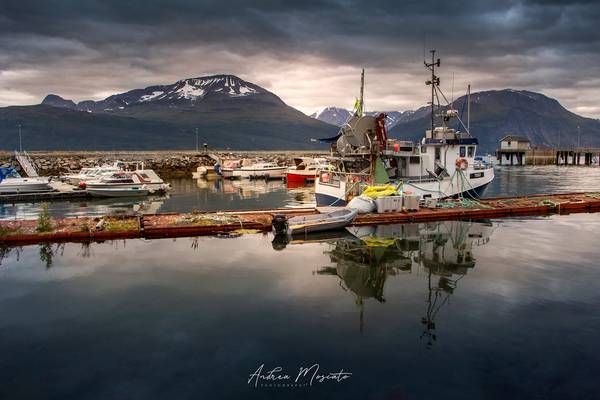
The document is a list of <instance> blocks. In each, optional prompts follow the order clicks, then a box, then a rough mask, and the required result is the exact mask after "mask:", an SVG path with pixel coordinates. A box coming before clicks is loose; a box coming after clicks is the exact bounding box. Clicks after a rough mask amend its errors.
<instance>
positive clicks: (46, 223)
mask: <svg viewBox="0 0 600 400" xmlns="http://www.w3.org/2000/svg"><path fill="white" fill-rule="evenodd" d="M53 230H54V225H53V224H52V217H51V216H50V210H49V209H48V203H42V211H40V214H39V216H38V224H37V228H36V231H38V232H52V231H53Z"/></svg>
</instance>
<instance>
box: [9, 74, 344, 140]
mask: <svg viewBox="0 0 600 400" xmlns="http://www.w3.org/2000/svg"><path fill="white" fill-rule="evenodd" d="M17 125H22V129H23V137H24V138H26V143H27V146H26V147H27V148H29V149H32V150H34V149H40V150H42V149H57V150H61V149H73V150H87V149H89V150H95V149H98V150H115V149H123V150H127V149H164V148H172V149H179V148H188V149H189V148H193V147H194V146H195V142H196V132H198V140H199V141H201V143H205V142H206V143H208V144H209V146H211V147H218V148H236V149H249V150H252V149H287V148H294V149H318V148H324V145H322V144H320V143H318V142H316V141H314V140H311V139H313V138H318V137H325V136H330V135H332V134H335V131H336V128H335V127H333V126H331V125H329V124H326V123H323V122H321V121H316V120H314V119H311V118H310V117H308V116H306V115H305V114H303V113H301V112H300V111H298V110H296V109H294V108H292V107H290V106H288V105H287V104H285V102H283V100H281V99H280V98H279V97H278V96H277V95H275V94H274V93H272V92H270V91H268V90H266V89H264V88H262V87H260V86H258V85H255V84H253V83H251V82H247V81H244V80H242V79H240V78H238V77H236V76H234V75H225V74H219V75H210V76H205V77H197V78H186V79H181V80H179V81H177V82H175V83H172V84H167V85H153V86H148V87H146V88H143V89H133V90H129V91H126V92H123V93H117V94H114V95H111V96H108V97H107V98H105V99H102V100H98V101H94V100H83V101H80V102H78V103H75V102H73V101H72V100H67V99H64V98H62V97H60V96H58V95H56V94H50V95H47V96H46V97H45V98H44V99H43V101H42V103H41V104H39V105H34V106H19V107H15V106H13V107H4V108H0V133H2V134H7V137H8V140H5V141H3V142H2V143H0V147H1V148H5V149H14V148H16V146H17V140H16V139H15V137H14V132H15V129H16V126H17ZM11 133H12V136H11V135H10V134H11ZM49 138H52V140H49Z"/></svg>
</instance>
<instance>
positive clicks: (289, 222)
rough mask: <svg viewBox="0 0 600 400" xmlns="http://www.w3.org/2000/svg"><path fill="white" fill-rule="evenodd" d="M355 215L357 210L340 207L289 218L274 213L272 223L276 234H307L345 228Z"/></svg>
mask: <svg viewBox="0 0 600 400" xmlns="http://www.w3.org/2000/svg"><path fill="white" fill-rule="evenodd" d="M357 215H358V211H357V210H354V209H352V208H341V209H339V210H335V211H331V212H327V213H322V214H314V215H301V216H297V217H292V218H289V219H286V218H285V216H282V215H275V216H274V217H273V221H272V223H273V230H274V231H275V233H276V234H287V235H295V234H307V233H312V232H323V231H331V230H336V229H342V228H345V227H347V226H348V225H350V224H351V223H352V221H353V220H354V218H355V217H356V216H357Z"/></svg>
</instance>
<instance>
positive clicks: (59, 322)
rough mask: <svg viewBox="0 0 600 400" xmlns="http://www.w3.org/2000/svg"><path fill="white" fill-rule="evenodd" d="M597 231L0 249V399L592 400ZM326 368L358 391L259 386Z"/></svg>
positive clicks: (402, 228) (400, 229) (375, 233)
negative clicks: (281, 375) (262, 374)
mask: <svg viewBox="0 0 600 400" xmlns="http://www.w3.org/2000/svg"><path fill="white" fill-rule="evenodd" d="M599 222H600V214H574V215H570V216H552V217H548V218H536V219H505V220H499V221H495V222H494V225H493V226H492V225H491V224H490V223H488V222H444V223H431V224H414V225H386V226H379V227H363V228H360V229H353V230H352V232H350V231H347V230H346V231H343V232H334V233H327V234H326V235H318V236H308V237H306V238H304V237H303V238H299V239H294V240H293V241H291V242H288V241H279V242H277V241H275V242H274V243H272V241H273V237H272V236H270V235H243V236H241V237H237V238H234V239H220V238H214V237H200V238H178V239H177V240H174V239H173V240H172V239H161V240H151V241H145V240H124V241H112V242H104V243H91V244H86V243H84V244H81V243H69V244H66V245H64V246H58V245H56V244H53V245H51V246H50V247H44V246H39V245H34V246H25V247H23V248H22V249H21V248H14V249H3V250H2V249H0V257H4V258H3V259H2V260H1V261H0V312H1V313H2V316H3V318H2V320H1V321H0V352H1V353H2V355H3V361H2V367H0V374H2V376H4V377H10V379H4V380H3V381H2V385H0V398H34V397H35V396H36V395H37V394H38V393H45V394H47V397H52V398H98V397H109V398H131V399H133V398H135V399H137V398H143V399H145V400H146V399H154V398H157V399H162V398H165V390H166V391H167V392H168V393H169V394H168V395H167V397H170V398H198V397H201V398H261V399H262V398H268V397H273V398H302V399H305V398H326V399H331V398H364V399H366V398H434V397H436V396H437V397H439V395H440V393H443V397H444V398H459V399H480V398H494V399H495V398H506V397H510V398H549V397H554V398H570V397H572V396H570V395H571V394H573V393H580V392H581V391H582V388H583V393H584V394H586V395H587V394H589V395H588V396H587V397H588V398H593V397H594V396H593V393H595V391H594V390H596V386H597V385H596V384H595V382H596V380H597V379H596V377H595V375H594V371H595V370H596V369H595V366H596V365H597V361H598V357H599V352H598V346H597V337H598V334H599V332H600V321H599V320H598V318H597V317H596V315H597V310H598V307H600V300H599V298H598V290H597V289H598V288H597V285H595V284H594V283H595V282H598V281H600V268H598V262H597V260H598V247H597V243H596V242H597V237H598V235H600V223H599ZM565 238H568V240H565ZM273 247H275V248H282V250H281V251H275V250H273ZM48 260H50V263H48ZM48 266H50V268H49V269H48V268H47V267H48ZM426 349H429V350H426ZM315 362H317V363H320V365H322V366H323V368H327V369H337V368H344V370H348V371H352V373H353V374H354V375H353V378H352V381H349V382H348V383H347V384H344V385H337V384H332V385H328V386H318V387H313V388H310V389H307V390H300V389H281V390H279V389H275V388H272V389H273V390H271V391H266V389H267V388H265V389H255V388H250V387H248V385H247V383H246V382H247V377H248V374H249V373H250V372H252V371H255V370H256V368H257V366H258V365H260V364H261V363H266V365H268V366H270V365H281V366H282V367H283V368H284V369H286V370H296V369H297V368H298V367H299V366H304V365H311V364H312V363H315ZM540 365H541V366H543V368H541V367H540ZM406 366H409V367H408V368H407V367H406ZM36 368H37V369H38V370H40V371H44V376H50V377H52V379H42V380H40V379H38V378H39V377H38V376H37V375H36V374H35V371H36ZM32 371H33V372H32ZM423 371H427V373H423ZM449 371H450V372H449ZM38 375H39V374H38ZM457 377H460V379H458V378H457ZM132 382H133V383H132ZM557 382H559V383H558V384H557ZM132 385H134V389H135V390H132V389H131V388H132ZM556 385H558V386H556ZM165 388H166V389H165ZM548 388H550V389H548ZM268 389H271V388H268ZM309 390H310V392H309ZM548 390H552V391H553V392H555V394H556V395H555V396H548V393H549V392H548ZM99 393H100V394H99ZM106 393H108V394H106ZM105 394H106V395H105ZM38 397H39V396H38ZM584 397H586V396H584Z"/></svg>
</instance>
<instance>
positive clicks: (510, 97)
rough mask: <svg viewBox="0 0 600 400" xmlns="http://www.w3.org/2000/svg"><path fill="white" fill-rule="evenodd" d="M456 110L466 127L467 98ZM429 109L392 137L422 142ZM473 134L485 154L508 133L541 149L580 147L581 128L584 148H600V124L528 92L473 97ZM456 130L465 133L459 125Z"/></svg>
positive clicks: (497, 92) (398, 128) (400, 126)
mask: <svg viewBox="0 0 600 400" xmlns="http://www.w3.org/2000/svg"><path fill="white" fill-rule="evenodd" d="M454 108H455V109H456V110H458V111H459V114H460V115H462V119H463V121H464V122H465V124H466V119H467V116H466V96H463V97H461V98H459V99H458V100H455V102H454ZM446 109H447V107H443V110H446ZM430 124H431V122H430V111H429V107H421V108H419V109H418V110H416V111H415V112H414V113H413V115H412V116H411V117H410V118H409V119H408V120H405V121H401V122H399V123H398V124H397V125H395V126H394V127H393V128H392V129H391V130H390V136H392V137H396V138H407V139H412V140H420V139H421V138H422V137H423V135H424V132H425V130H426V129H428V128H429V126H430ZM470 124H471V126H470V130H471V133H472V134H473V135H474V136H476V137H477V138H478V139H479V143H480V148H481V150H483V151H487V152H493V151H494V150H495V149H496V148H497V147H498V146H499V141H500V139H501V138H502V137H503V136H505V135H506V134H508V133H512V134H517V135H521V136H526V137H528V138H529V139H530V140H531V141H532V144H533V145H537V146H550V147H555V146H559V145H562V146H576V145H577V143H578V128H577V127H578V126H579V129H580V132H581V135H580V139H579V140H580V143H581V145H582V146H594V147H600V121H599V120H597V119H592V118H586V117H582V116H579V115H577V114H574V113H572V112H570V111H568V110H567V109H565V108H564V107H563V106H562V105H560V103H559V102H558V101H556V100H555V99H552V98H550V97H547V96H545V95H543V94H540V93H535V92H530V91H526V90H512V89H504V90H490V91H485V92H478V93H474V94H472V95H471V121H470ZM453 127H454V128H456V129H459V130H461V131H464V128H463V127H462V126H460V125H459V123H458V122H456V123H454V125H453Z"/></svg>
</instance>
